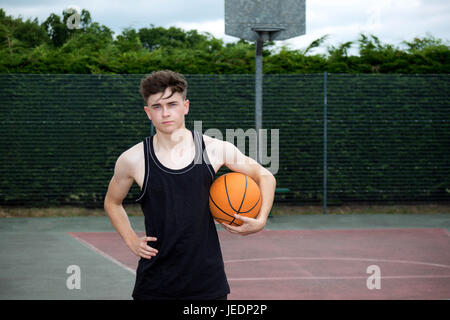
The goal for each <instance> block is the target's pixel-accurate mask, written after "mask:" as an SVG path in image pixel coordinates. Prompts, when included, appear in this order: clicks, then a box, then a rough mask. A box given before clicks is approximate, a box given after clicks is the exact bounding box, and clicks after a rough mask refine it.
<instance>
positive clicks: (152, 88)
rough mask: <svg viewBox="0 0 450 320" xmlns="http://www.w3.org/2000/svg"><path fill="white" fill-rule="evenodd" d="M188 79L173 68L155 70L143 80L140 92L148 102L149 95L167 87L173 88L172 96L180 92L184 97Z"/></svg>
mask: <svg viewBox="0 0 450 320" xmlns="http://www.w3.org/2000/svg"><path fill="white" fill-rule="evenodd" d="M187 86H188V85H187V81H186V79H185V78H184V76H183V75H182V74H180V73H177V72H174V71H171V70H161V71H154V72H152V73H151V74H150V75H148V76H147V77H146V78H144V79H142V80H141V86H140V89H139V92H140V93H141V95H142V97H143V98H144V101H145V103H147V100H148V97H149V96H151V95H152V94H155V93H160V92H164V91H165V90H166V89H167V88H170V89H171V90H172V94H171V95H170V96H172V95H173V94H174V93H175V92H179V93H180V94H181V95H182V96H183V98H184V99H186V94H187Z"/></svg>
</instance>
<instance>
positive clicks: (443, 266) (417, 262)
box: [224, 257, 450, 269]
mask: <svg viewBox="0 0 450 320" xmlns="http://www.w3.org/2000/svg"><path fill="white" fill-rule="evenodd" d="M271 260H340V261H364V262H387V263H403V264H417V265H425V266H432V267H439V268H446V269H450V265H446V264H437V263H430V262H422V261H408V260H387V259H368V258H339V257H319V258H315V257H271V258H251V259H234V260H226V261H224V262H225V263H237V262H256V261H271Z"/></svg>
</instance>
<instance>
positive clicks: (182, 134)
mask: <svg viewBox="0 0 450 320" xmlns="http://www.w3.org/2000/svg"><path fill="white" fill-rule="evenodd" d="M191 141H192V133H191V132H190V131H189V130H188V129H186V128H185V127H182V128H179V129H176V130H175V131H174V132H172V133H169V134H167V133H164V132H160V131H158V132H156V134H155V136H154V138H153V144H154V146H155V147H156V149H163V150H167V151H169V150H172V149H174V148H180V147H183V146H186V147H190V145H191Z"/></svg>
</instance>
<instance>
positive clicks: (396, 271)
mask: <svg viewBox="0 0 450 320" xmlns="http://www.w3.org/2000/svg"><path fill="white" fill-rule="evenodd" d="M132 218H133V219H132V224H134V225H135V226H134V227H135V230H143V225H142V221H141V220H143V218H141V217H132ZM0 223H1V225H0V231H1V232H0V236H1V241H2V242H1V243H2V245H1V247H0V248H1V254H2V262H1V263H2V268H1V271H0V274H1V277H0V281H1V282H0V288H1V294H0V298H2V299H130V298H131V291H132V288H133V285H134V275H135V269H136V266H137V261H138V258H137V257H136V256H134V255H133V254H132V253H131V252H130V251H129V250H128V249H127V248H126V246H125V245H124V243H123V241H122V240H121V238H120V236H119V235H118V234H117V233H115V232H114V230H113V229H112V227H111V226H110V224H109V221H108V219H107V218H106V217H105V218H103V217H95V218H59V219H58V218H44V219H39V218H31V219H20V218H17V219H2V220H0ZM289 227H290V229H289ZM305 228H306V230H305ZM449 228H450V214H443V215H401V216H392V215H350V216H333V215H329V216H326V217H324V216H297V217H277V218H272V219H270V221H269V223H268V226H267V228H266V230H264V231H262V232H260V233H257V234H255V235H251V236H246V237H241V236H236V235H233V234H230V233H228V232H226V231H223V230H220V231H219V237H220V240H221V247H222V252H223V256H224V260H225V268H226V273H227V276H228V280H229V283H230V287H231V294H230V296H229V299H250V300H251V299H282V300H297V299H449V298H450V233H449V231H448V229H449ZM26 230H27V231H26ZM24 232H26V233H24ZM24 234H26V235H27V236H28V238H23V237H24ZM140 234H141V235H143V232H142V231H141V232H140ZM19 235H20V236H19ZM25 239H27V240H25ZM21 244H24V245H25V244H27V246H26V247H25V248H24V247H22V246H21ZM30 246H31V248H32V249H34V250H32V249H30ZM21 249H22V251H19V252H18V251H17V250H21ZM23 249H25V250H23ZM21 253H22V254H21ZM69 265H79V266H80V269H81V277H82V281H81V289H80V290H69V289H68V288H67V286H66V282H67V278H68V277H69V276H70V274H69V273H67V272H66V268H67V266H69Z"/></svg>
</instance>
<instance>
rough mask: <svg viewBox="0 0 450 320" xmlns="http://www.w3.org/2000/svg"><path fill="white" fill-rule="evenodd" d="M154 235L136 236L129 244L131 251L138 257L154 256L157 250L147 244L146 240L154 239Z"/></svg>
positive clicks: (148, 257)
mask: <svg viewBox="0 0 450 320" xmlns="http://www.w3.org/2000/svg"><path fill="white" fill-rule="evenodd" d="M156 240H157V239H156V238H155V237H147V236H144V237H141V238H136V239H135V240H134V241H133V242H132V243H131V245H130V249H131V251H133V253H134V254H135V255H137V256H138V257H142V258H144V259H151V258H152V257H154V256H156V254H157V253H158V250H156V249H155V248H152V247H150V246H149V245H147V242H148V241H156Z"/></svg>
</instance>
